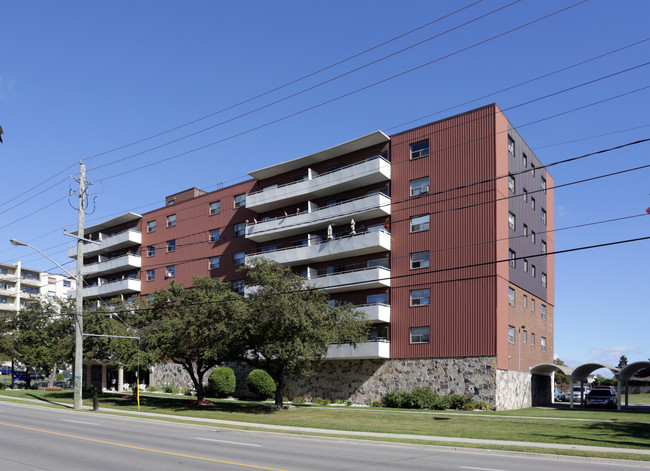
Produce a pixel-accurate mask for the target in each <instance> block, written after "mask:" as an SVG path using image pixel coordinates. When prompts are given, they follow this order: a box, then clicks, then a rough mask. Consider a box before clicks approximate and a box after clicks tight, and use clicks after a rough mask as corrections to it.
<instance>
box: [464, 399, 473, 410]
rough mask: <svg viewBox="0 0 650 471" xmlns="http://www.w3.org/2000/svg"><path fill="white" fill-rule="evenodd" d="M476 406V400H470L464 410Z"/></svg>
mask: <svg viewBox="0 0 650 471" xmlns="http://www.w3.org/2000/svg"><path fill="white" fill-rule="evenodd" d="M475 407H476V403H475V402H474V401H472V402H468V403H467V404H465V405H464V406H463V410H474V408H475Z"/></svg>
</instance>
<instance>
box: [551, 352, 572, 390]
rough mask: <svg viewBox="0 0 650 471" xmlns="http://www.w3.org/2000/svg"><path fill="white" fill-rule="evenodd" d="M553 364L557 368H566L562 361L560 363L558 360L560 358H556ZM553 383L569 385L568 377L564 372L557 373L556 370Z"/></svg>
mask: <svg viewBox="0 0 650 471" xmlns="http://www.w3.org/2000/svg"><path fill="white" fill-rule="evenodd" d="M553 364H554V365H558V366H566V364H565V363H564V361H562V359H560V358H556V359H555V360H553ZM555 382H556V383H557V384H569V383H570V381H569V377H568V376H567V375H566V374H564V372H562V371H559V370H557V371H556V372H555Z"/></svg>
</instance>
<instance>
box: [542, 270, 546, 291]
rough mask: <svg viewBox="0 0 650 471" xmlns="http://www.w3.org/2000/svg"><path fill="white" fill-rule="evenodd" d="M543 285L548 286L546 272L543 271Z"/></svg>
mask: <svg viewBox="0 0 650 471" xmlns="http://www.w3.org/2000/svg"><path fill="white" fill-rule="evenodd" d="M542 286H543V287H544V288H546V273H544V272H542Z"/></svg>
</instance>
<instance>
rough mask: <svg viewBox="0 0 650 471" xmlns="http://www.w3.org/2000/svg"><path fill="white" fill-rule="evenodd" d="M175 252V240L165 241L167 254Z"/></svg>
mask: <svg viewBox="0 0 650 471" xmlns="http://www.w3.org/2000/svg"><path fill="white" fill-rule="evenodd" d="M170 252H176V239H172V240H168V241H167V253H170Z"/></svg>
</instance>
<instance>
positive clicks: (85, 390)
mask: <svg viewBox="0 0 650 471" xmlns="http://www.w3.org/2000/svg"><path fill="white" fill-rule="evenodd" d="M81 394H83V395H84V396H94V395H95V394H97V388H95V386H88V385H87V384H86V385H84V386H83V387H82V388H81Z"/></svg>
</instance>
